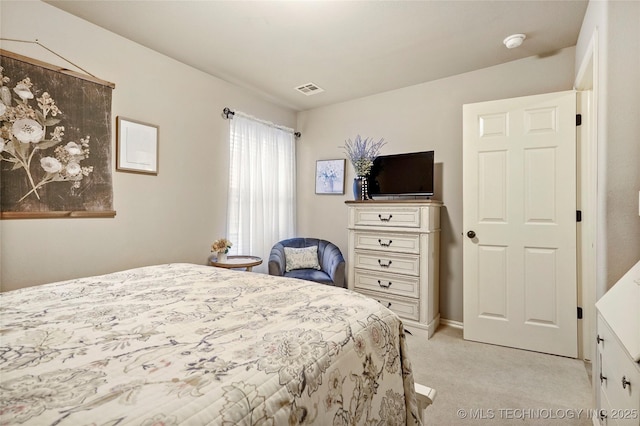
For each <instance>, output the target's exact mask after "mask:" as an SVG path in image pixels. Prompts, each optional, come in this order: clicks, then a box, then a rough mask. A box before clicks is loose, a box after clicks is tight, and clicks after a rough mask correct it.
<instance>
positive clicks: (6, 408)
mask: <svg viewBox="0 0 640 426" xmlns="http://www.w3.org/2000/svg"><path fill="white" fill-rule="evenodd" d="M0 318H1V324H0V326H1V329H0V392H1V395H0V398H1V399H0V424H2V425H8V424H26V425H60V426H64V425H90V424H92V425H124V424H137V425H156V424H163V425H177V424H181V425H182V424H185V425H186V424H191V425H204V424H221V425H294V424H320V425H342V424H367V425H369V424H389V425H393V424H409V425H411V424H420V423H421V416H422V410H423V409H424V408H425V407H426V405H427V404H428V403H429V402H430V401H429V398H430V397H431V396H432V395H425V391H424V389H427V391H426V393H427V394H428V391H430V390H429V389H428V388H421V389H422V391H421V392H420V393H419V395H418V399H416V393H415V387H414V381H413V375H412V371H411V363H410V361H409V359H408V358H407V350H406V343H405V340H404V333H403V330H402V323H401V322H400V320H399V319H398V317H397V316H396V315H395V314H393V313H392V312H391V311H389V310H388V309H386V308H384V307H383V306H382V305H380V304H379V303H377V302H376V301H374V300H371V299H369V298H366V297H364V296H361V295H359V294H357V293H354V292H350V291H349V290H346V289H342V288H336V287H331V286H324V285H319V284H317V283H312V282H307V281H301V280H296V279H291V278H284V277H275V276H269V275H264V274H256V273H251V272H239V271H233V270H226V269H221V268H215V267H210V266H202V265H192V264H186V263H176V264H165V265H155V266H149V267H143V268H136V269H130V270H126V271H122V272H116V273H111V274H106V275H101V276H95V277H88V278H81V279H74V280H69V281H63V282H59V283H53V284H47V285H42V286H36V287H29V288H25V289H21V290H15V291H11V292H6V293H2V294H0ZM419 405H420V407H419Z"/></svg>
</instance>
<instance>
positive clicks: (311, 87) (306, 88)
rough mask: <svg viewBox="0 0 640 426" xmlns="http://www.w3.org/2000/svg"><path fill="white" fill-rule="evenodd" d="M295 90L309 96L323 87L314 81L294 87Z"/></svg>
mask: <svg viewBox="0 0 640 426" xmlns="http://www.w3.org/2000/svg"><path fill="white" fill-rule="evenodd" d="M296 90H297V91H298V92H300V93H302V94H304V95H307V96H311V95H315V94H316V93H320V92H324V89H321V88H320V87H319V86H318V85H317V84H315V83H306V84H303V85H301V86H298V87H296Z"/></svg>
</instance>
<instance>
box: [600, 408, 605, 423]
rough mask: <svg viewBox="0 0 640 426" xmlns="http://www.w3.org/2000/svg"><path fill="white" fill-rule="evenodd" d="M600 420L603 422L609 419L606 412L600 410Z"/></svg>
mask: <svg viewBox="0 0 640 426" xmlns="http://www.w3.org/2000/svg"><path fill="white" fill-rule="evenodd" d="M599 417H600V420H603V421H604V419H606V418H607V414H606V412H605V411H604V410H600V416H599Z"/></svg>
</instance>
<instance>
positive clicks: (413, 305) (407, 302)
mask: <svg viewBox="0 0 640 426" xmlns="http://www.w3.org/2000/svg"><path fill="white" fill-rule="evenodd" d="M359 293H361V294H364V295H365V296H368V297H370V298H372V299H375V300H377V301H378V303H380V304H382V305H383V306H385V307H386V308H388V309H389V310H391V311H392V312H394V313H395V314H396V315H398V316H399V317H400V318H406V319H410V320H414V321H419V320H420V304H419V303H418V300H417V299H407V298H404V297H398V296H396V297H393V296H389V295H385V294H380V293H378V292H369V291H360V292H359Z"/></svg>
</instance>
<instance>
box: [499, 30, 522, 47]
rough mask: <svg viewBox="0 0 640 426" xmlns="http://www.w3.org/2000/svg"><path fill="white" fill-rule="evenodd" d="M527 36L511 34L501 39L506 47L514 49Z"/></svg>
mask: <svg viewBox="0 0 640 426" xmlns="http://www.w3.org/2000/svg"><path fill="white" fill-rule="evenodd" d="M525 38H527V36H526V35H524V34H512V35H510V36H509V37H507V38H505V39H504V40H502V42H503V43H504V45H505V46H507V49H514V48H516V47H518V46H520V45H521V44H522V42H523V41H524V39H525Z"/></svg>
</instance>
